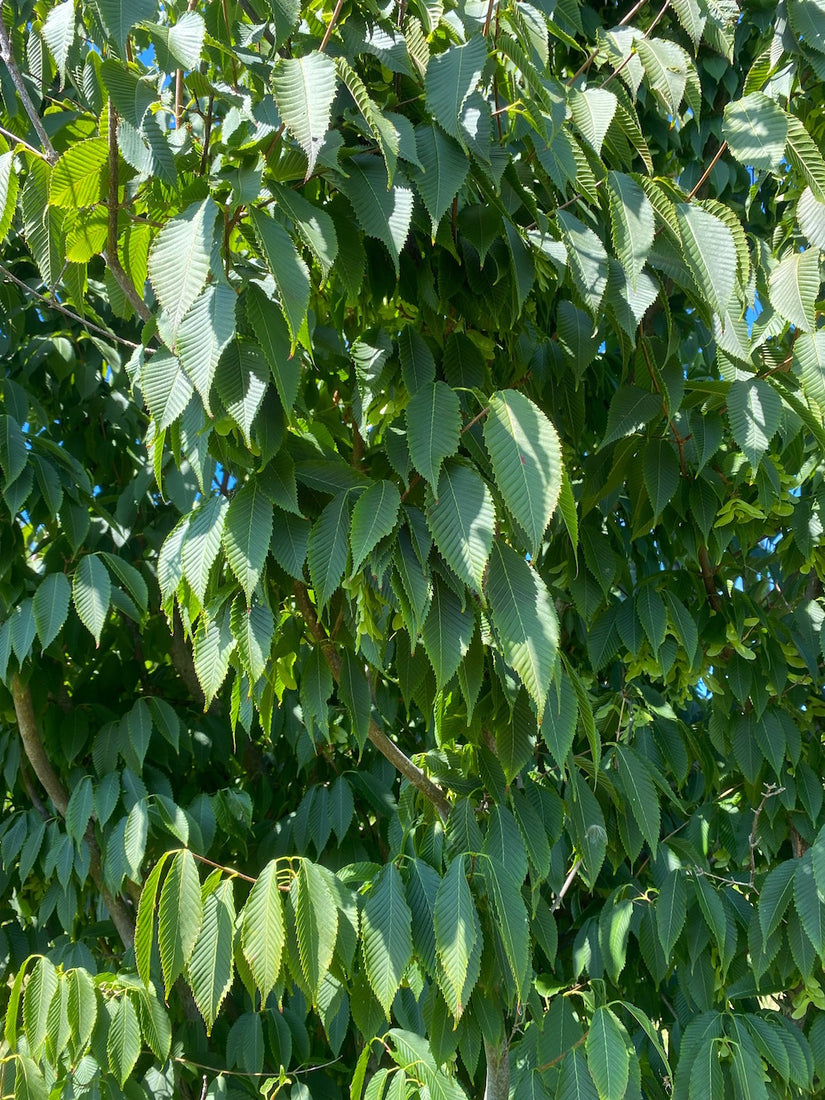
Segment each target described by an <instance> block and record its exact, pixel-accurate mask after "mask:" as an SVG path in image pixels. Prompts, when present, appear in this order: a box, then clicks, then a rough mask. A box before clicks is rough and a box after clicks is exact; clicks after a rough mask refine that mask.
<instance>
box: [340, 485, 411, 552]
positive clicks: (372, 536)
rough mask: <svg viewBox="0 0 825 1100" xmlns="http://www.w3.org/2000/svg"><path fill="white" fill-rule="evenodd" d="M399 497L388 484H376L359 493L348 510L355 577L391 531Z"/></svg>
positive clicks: (395, 517)
mask: <svg viewBox="0 0 825 1100" xmlns="http://www.w3.org/2000/svg"><path fill="white" fill-rule="evenodd" d="M400 507H401V496H400V494H399V492H398V490H397V489H396V487H395V485H393V483H392V482H391V481H385V480H382V481H377V482H375V483H374V484H373V485H371V486H370V487H369V489H367V490H366V492H364V493H362V494H361V495H360V496H359V497H358V500H357V501H356V502H355V507H354V508H353V510H352V524H351V526H350V536H349V537H350V547H351V549H352V571H353V573H356V572H357V571H358V570H359V569H360V567H361V565H362V564H363V562H364V560H365V559H366V558H367V556H368V555H369V554H370V553H371V552H372V551H373V550H374V549H375V547H376V546H377V545H378V543H379V542H380V541H381V539H382V538H385V537H386V536H387V535H389V534H390V533H391V532H392V530H393V528H394V527H395V523H396V520H397V518H398V509H399V508H400Z"/></svg>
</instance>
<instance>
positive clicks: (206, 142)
mask: <svg viewBox="0 0 825 1100" xmlns="http://www.w3.org/2000/svg"><path fill="white" fill-rule="evenodd" d="M214 104H215V97H214V96H213V95H211V96H210V97H209V106H208V107H207V109H206V126H205V127H204V131H203V153H202V154H201V173H200V174H201V175H203V174H204V172H205V171H206V161H207V159H208V158H209V138H210V137H211V135H212V109H213V107H214Z"/></svg>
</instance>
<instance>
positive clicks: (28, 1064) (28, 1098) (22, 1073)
mask: <svg viewBox="0 0 825 1100" xmlns="http://www.w3.org/2000/svg"><path fill="white" fill-rule="evenodd" d="M70 5H71V0H68V3H67V5H66V6H67V7H68V6H70ZM6 1064H8V1063H6ZM14 1064H15V1070H14V1094H13V1095H14V1100H48V1097H49V1089H48V1087H47V1085H46V1081H45V1079H44V1077H43V1074H42V1073H41V1072H40V1069H39V1068H38V1066H37V1063H36V1062H33V1061H32V1059H31V1058H29V1057H27V1056H26V1055H25V1054H16V1055H15V1056H14Z"/></svg>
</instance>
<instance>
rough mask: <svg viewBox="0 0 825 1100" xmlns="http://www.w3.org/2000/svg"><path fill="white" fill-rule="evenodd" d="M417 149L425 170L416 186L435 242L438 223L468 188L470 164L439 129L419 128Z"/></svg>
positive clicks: (419, 171) (415, 176)
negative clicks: (467, 180) (466, 187)
mask: <svg viewBox="0 0 825 1100" xmlns="http://www.w3.org/2000/svg"><path fill="white" fill-rule="evenodd" d="M415 148H416V151H417V153H418V159H419V161H420V162H421V167H420V169H417V170H416V171H415V172H413V182H414V183H415V186H416V190H417V191H418V193H419V195H420V196H421V199H422V201H423V203H424V205H425V206H426V208H427V213H428V214H429V215H430V222H431V223H432V234H433V238H435V234H436V230H437V229H438V223H439V222H440V221H441V219H442V217H443V216H444V214H445V213H446V212H447V209H448V208H449V207H450V205H451V204H452V201H453V199H454V198H455V197H456V195H457V194H458V192H459V191H460V190H461V188H462V187H463V185H464V181H465V180H466V178H467V173H468V172H469V171H470V162H469V160H468V159H467V155H466V153H464V152H463V151H462V149H461V148H460V147H459V146H458V145H457V144H456V143H455V142H454V141H453V140H452V139H451V138H449V137H447V135H446V134H444V133H443V132H442V131H441V130H440V129H439V128H438V127H437V126H417V127H416V130H415Z"/></svg>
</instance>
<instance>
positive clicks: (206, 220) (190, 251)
mask: <svg viewBox="0 0 825 1100" xmlns="http://www.w3.org/2000/svg"><path fill="white" fill-rule="evenodd" d="M217 216H218V208H217V206H216V205H215V203H214V202H213V201H212V199H208V198H207V199H204V200H203V202H193V203H191V204H190V205H189V206H187V207H186V209H185V210H184V211H183V213H181V214H178V215H177V217H175V218H172V219H171V220H170V221H168V222H167V223H166V225H165V226H164V227H163V229H161V231H160V233H158V235H157V237H156V239H155V243H154V244H153V246H152V250H151V252H150V253H149V279H150V281H151V283H152V286H153V288H154V291H155V294H156V295H157V297H158V301H159V302H160V304H161V306H162V307H163V309H164V312H165V314H166V317H167V320H168V322H169V325H170V328H171V330H172V332H173V333H176V332H177V329H178V326H179V325H180V323H181V321H182V320H183V318H184V317H185V316H186V313H187V310H188V309H189V307H190V306H191V305H192V303H193V302H194V301H195V299H196V298H197V297H198V295H199V294H200V292H201V290H202V288H203V284H204V283H205V282H206V277H207V275H208V274H209V259H210V256H211V254H212V243H213V240H214V229H215V218H216V217H217Z"/></svg>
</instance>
